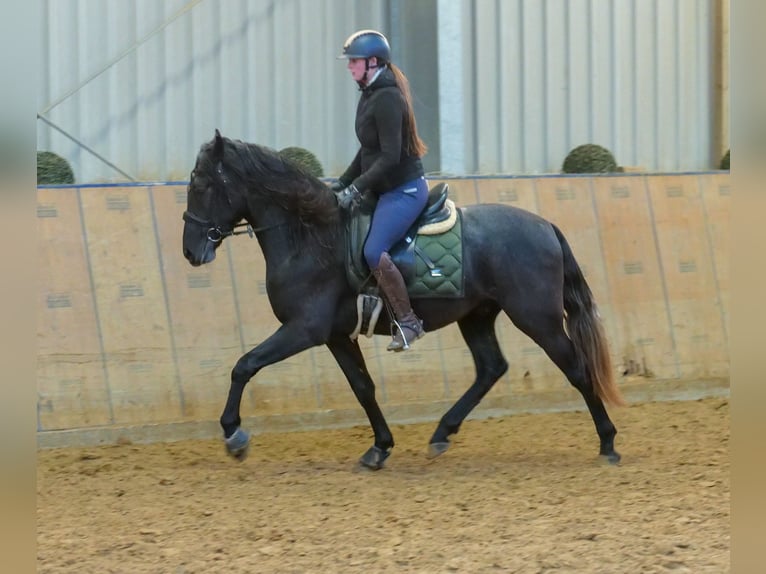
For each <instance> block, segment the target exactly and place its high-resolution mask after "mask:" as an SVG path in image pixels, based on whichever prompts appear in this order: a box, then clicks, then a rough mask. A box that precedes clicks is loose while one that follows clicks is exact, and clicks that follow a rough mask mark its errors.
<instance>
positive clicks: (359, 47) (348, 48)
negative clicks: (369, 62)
mask: <svg viewBox="0 0 766 574" xmlns="http://www.w3.org/2000/svg"><path fill="white" fill-rule="evenodd" d="M373 56H375V57H376V58H377V59H378V61H380V62H381V63H384V62H390V61H391V47H390V46H389V45H388V40H386V37H385V36H384V35H383V34H381V33H380V32H377V31H376V30H359V31H358V32H354V33H353V34H351V35H350V36H349V37H348V39H347V40H346V41H345V43H344V44H343V53H342V54H341V55H340V56H338V59H343V58H346V59H348V58H365V59H367V58H372V57H373Z"/></svg>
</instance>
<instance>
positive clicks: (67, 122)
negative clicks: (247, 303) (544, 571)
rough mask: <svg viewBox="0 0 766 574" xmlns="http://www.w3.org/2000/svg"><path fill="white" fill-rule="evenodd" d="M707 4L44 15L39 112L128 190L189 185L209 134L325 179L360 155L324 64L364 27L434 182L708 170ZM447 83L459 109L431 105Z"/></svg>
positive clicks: (555, 0) (126, 8)
mask: <svg viewBox="0 0 766 574" xmlns="http://www.w3.org/2000/svg"><path fill="white" fill-rule="evenodd" d="M713 2H714V0H618V1H614V0H451V1H448V2H444V1H443V0H423V1H421V2H419V3H418V6H417V9H415V8H414V7H413V4H412V3H408V2H407V1H406V0H279V1H276V0H227V1H225V2H213V1H211V0H165V1H163V2H156V1H155V0H136V1H131V2H103V1H100V0H46V1H44V2H43V9H42V10H41V12H42V15H43V18H44V24H43V26H41V29H42V33H41V34H42V37H41V43H42V54H43V67H42V68H41V70H40V78H39V85H40V96H39V105H38V109H39V110H40V112H41V114H42V115H43V116H44V117H45V118H48V119H49V120H50V121H51V122H53V123H54V124H55V125H56V126H58V127H60V128H61V129H62V130H64V131H66V132H67V133H69V134H71V135H72V136H73V137H74V138H76V139H78V140H80V141H81V142H82V143H84V144H85V145H87V146H89V147H90V148H91V149H92V150H94V151H95V152H96V153H98V154H100V155H102V156H103V157H104V158H106V159H108V160H109V161H111V162H113V163H114V164H115V165H116V166H118V167H119V168H120V169H121V170H123V171H125V172H126V173H128V174H130V175H131V176H133V177H135V178H137V179H139V180H178V179H184V178H186V177H187V174H188V172H189V170H190V168H191V166H192V164H193V161H194V157H195V155H196V151H197V149H198V148H199V145H200V144H201V143H202V142H204V141H206V140H208V139H210V137H211V136H212V134H213V130H214V129H215V128H220V129H221V130H222V132H223V133H224V134H226V135H228V136H230V137H236V138H240V139H244V140H248V141H254V142H258V143H261V144H265V145H269V146H272V147H275V148H277V149H280V148H282V147H286V146H291V145H299V146H302V147H306V148H308V149H310V150H312V151H313V152H314V153H316V155H317V156H318V157H319V159H320V161H321V162H322V163H323V165H324V166H325V170H326V172H327V173H328V175H335V174H338V173H339V172H340V171H341V170H342V169H343V168H344V167H345V166H346V165H347V163H348V161H349V160H350V159H351V157H352V156H353V154H354V152H355V151H356V146H357V144H356V140H355V137H354V135H353V113H354V108H355V105H356V100H357V92H356V90H355V86H353V84H352V82H351V80H350V79H349V77H348V73H347V71H346V69H345V66H344V63H343V62H340V61H337V60H336V59H335V58H334V56H335V55H336V54H337V53H338V51H339V47H340V45H341V44H342V42H343V40H344V39H345V37H346V36H347V35H348V34H349V33H350V32H352V31H353V30H355V29H359V28H367V27H371V28H377V29H380V30H382V31H384V32H386V33H388V34H392V37H393V38H395V39H401V41H402V42H401V44H400V45H396V44H395V45H394V56H395V59H396V60H397V62H399V63H401V65H402V68H403V69H404V70H405V72H406V73H407V74H408V75H409V76H410V79H411V82H412V86H413V91H414V95H415V100H416V106H417V110H418V114H419V118H420V117H421V116H422V121H421V120H419V121H420V122H421V124H422V131H423V135H424V137H425V138H426V140H427V141H428V142H429V143H431V153H430V154H429V156H428V158H427V162H426V166H427V169H428V170H430V171H440V170H441V171H447V172H453V173H454V172H459V173H550V172H555V171H558V170H559V169H560V166H561V163H562V161H563V159H564V157H565V155H566V153H567V152H568V151H569V150H570V149H571V148H573V147H574V146H576V145H579V144H580V143H585V142H593V143H599V144H601V145H604V146H606V147H608V148H610V149H611V150H612V151H613V152H614V153H615V155H616V157H617V160H618V162H619V163H620V164H622V165H627V166H642V167H645V168H647V169H649V170H655V171H674V170H697V169H708V168H710V167H713V166H711V165H710V157H711V142H712V141H713V139H714V137H713V134H712V133H711V132H712V129H713V116H714V111H713V110H712V107H713V97H712V92H713V88H712V86H711V83H712V75H713V57H714V49H713V48H714V45H713V37H712V36H713V34H712V30H713V24H712V18H713V15H712V5H713ZM455 6H457V7H458V8H457V9H456V8H455ZM456 17H457V18H459V20H460V21H459V23H458V24H457V25H453V26H449V20H450V19H454V18H456ZM441 30H450V33H451V34H454V38H453V39H454V41H455V42H457V43H458V45H459V46H460V50H459V52H457V53H461V54H462V58H461V59H460V61H456V60H454V59H451V60H447V61H445V58H447V57H448V56H445V54H446V52H444V51H443V50H441V44H439V43H440V42H442V43H443V42H444V38H441V39H440V38H439V34H440V31H441ZM152 33H154V34H153V35H152ZM437 45H439V46H440V49H439V50H437V49H436V48H437ZM133 48H135V49H133ZM424 54H426V55H428V54H435V57H433V58H431V57H424ZM449 57H450V58H451V55H450V56H449ZM440 59H441V61H439V60H440ZM437 69H438V71H439V73H440V74H441V77H439V79H438V81H433V78H434V77H437V74H436V71H437ZM452 70H454V73H451V72H452ZM102 71H103V73H100V74H99V72H102ZM96 74H99V75H96ZM455 83H456V85H457V86H458V90H457V98H456V97H455V94H452V97H451V98H447V97H446V96H445V94H444V93H440V86H441V90H442V91H444V90H445V89H446V88H445V86H449V85H450V84H451V85H453V86H454V85H455ZM456 118H458V121H457V124H456V123H455V121H456ZM38 125H39V128H38V149H49V150H52V151H55V152H57V153H59V154H61V155H64V156H65V157H67V158H68V159H69V160H70V161H71V162H72V163H73V167H74V169H75V173H76V176H77V179H78V181H79V182H87V181H103V180H122V179H124V177H123V176H122V175H120V174H119V173H118V172H116V171H115V170H114V169H112V168H110V167H109V166H108V165H106V164H105V163H103V162H102V161H100V160H98V159H96V158H94V157H93V156H92V155H91V154H89V153H88V152H87V151H85V150H83V149H82V148H81V147H79V146H77V145H76V144H75V143H73V142H72V141H71V140H69V139H67V138H66V137H65V136H64V135H62V134H60V133H59V132H57V131H55V130H54V129H52V128H51V127H50V126H49V125H47V124H45V123H43V122H39V124H38ZM441 149H448V150H450V152H449V153H450V154H451V155H450V156H449V158H447V157H446V156H445V161H444V163H442V162H441V158H440V155H441V152H440V150H441ZM447 160H449V161H447Z"/></svg>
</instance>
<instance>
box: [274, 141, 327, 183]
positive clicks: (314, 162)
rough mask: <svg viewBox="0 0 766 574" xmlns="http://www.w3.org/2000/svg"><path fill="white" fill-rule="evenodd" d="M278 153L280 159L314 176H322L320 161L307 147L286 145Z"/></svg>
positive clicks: (322, 170)
mask: <svg viewBox="0 0 766 574" xmlns="http://www.w3.org/2000/svg"><path fill="white" fill-rule="evenodd" d="M279 155H280V156H281V157H282V159H284V160H286V161H288V162H290V163H292V164H293V165H297V166H298V167H299V168H301V169H303V171H305V172H306V173H309V174H311V175H313V176H314V177H324V169H322V164H321V162H320V161H319V159H317V156H315V155H314V154H313V153H311V152H310V151H309V150H307V149H304V148H302V147H297V146H291V147H286V148H285V149H283V150H280V151H279Z"/></svg>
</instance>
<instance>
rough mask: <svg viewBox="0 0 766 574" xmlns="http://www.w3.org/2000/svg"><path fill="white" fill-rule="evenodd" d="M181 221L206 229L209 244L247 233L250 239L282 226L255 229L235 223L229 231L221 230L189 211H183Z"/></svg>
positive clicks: (265, 226)
mask: <svg viewBox="0 0 766 574" xmlns="http://www.w3.org/2000/svg"><path fill="white" fill-rule="evenodd" d="M183 220H184V221H186V222H187V223H193V224H195V225H198V226H200V227H203V228H207V240H208V241H210V242H211V243H220V242H221V241H223V240H224V238H225V237H229V236H230V235H244V234H245V233H247V234H248V235H249V236H250V238H251V239H252V238H253V237H255V234H256V233H260V232H261V231H267V230H269V229H273V228H275V227H279V226H280V225H284V224H282V223H276V224H274V225H264V226H262V227H256V228H253V226H252V225H250V224H249V223H246V222H245V223H237V224H236V225H234V226H233V227H232V228H231V229H223V228H221V226H220V225H215V224H213V222H212V221H208V220H207V219H202V218H201V217H197V216H196V215H194V214H193V213H191V212H190V211H184V214H183ZM238 227H244V228H245V229H244V230H242V231H236V229H237V228H238Z"/></svg>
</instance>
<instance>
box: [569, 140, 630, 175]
mask: <svg viewBox="0 0 766 574" xmlns="http://www.w3.org/2000/svg"><path fill="white" fill-rule="evenodd" d="M561 171H563V172H564V173H612V172H617V171H621V170H620V168H619V166H618V165H617V160H615V159H614V156H613V155H612V152H610V151H609V150H608V149H606V148H605V147H602V146H600V145H596V144H583V145H580V146H577V147H576V148H574V149H573V150H572V151H570V152H569V154H568V155H567V157H566V159H564V165H563V166H562V167H561Z"/></svg>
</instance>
